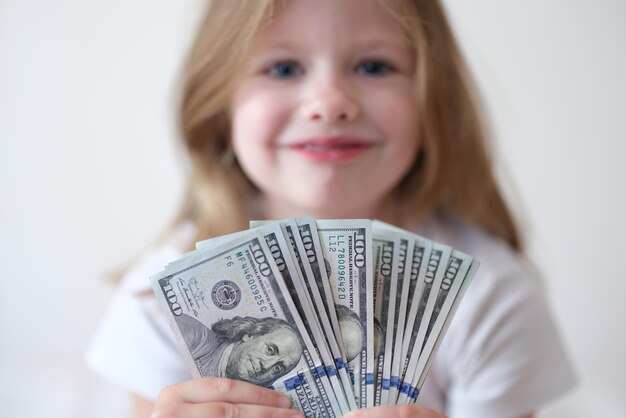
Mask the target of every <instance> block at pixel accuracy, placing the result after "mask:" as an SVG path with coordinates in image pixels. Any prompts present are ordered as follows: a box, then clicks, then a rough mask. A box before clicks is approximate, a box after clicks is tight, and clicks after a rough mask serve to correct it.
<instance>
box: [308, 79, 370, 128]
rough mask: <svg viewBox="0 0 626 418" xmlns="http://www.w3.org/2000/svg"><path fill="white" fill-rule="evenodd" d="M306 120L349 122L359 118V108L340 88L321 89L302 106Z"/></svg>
mask: <svg viewBox="0 0 626 418" xmlns="http://www.w3.org/2000/svg"><path fill="white" fill-rule="evenodd" d="M302 114H303V116H304V118H306V119H307V120H310V121H318V122H327V123H332V122H342V121H343V122H348V121H352V120H354V119H356V118H357V116H358V114H359V106H358V104H357V103H356V101H355V100H354V99H353V98H351V97H350V96H349V95H348V94H347V92H346V91H344V90H343V89H341V88H339V87H338V86H335V85H333V86H325V87H323V88H320V89H319V90H317V91H316V92H314V94H312V95H311V96H310V97H309V99H308V100H307V101H306V102H305V103H304V104H303V105H302Z"/></svg>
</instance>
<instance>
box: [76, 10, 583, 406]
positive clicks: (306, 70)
mask: <svg viewBox="0 0 626 418" xmlns="http://www.w3.org/2000/svg"><path fill="white" fill-rule="evenodd" d="M180 125H181V129H182V137H183V139H184V145H185V147H186V149H187V151H188V152H189V155H190V157H191V163H192V164H191V167H192V172H191V177H190V180H189V189H188V196H187V198H186V200H185V204H184V206H183V209H182V211H181V214H180V217H179V218H178V221H177V222H176V223H175V226H174V228H173V230H172V233H171V237H170V238H169V239H168V240H167V241H166V242H165V243H164V244H163V245H161V246H160V247H158V248H156V249H155V250H154V251H152V252H151V253H150V254H149V255H148V256H146V257H144V258H143V259H142V260H141V261H140V262H139V263H137V265H136V266H135V268H133V269H132V270H131V271H130V272H129V273H128V274H127V276H126V277H125V279H124V280H123V282H122V285H121V286H120V288H119V290H118V292H117V294H116V296H115V298H114V300H113V303H112V305H111V307H110V309H109V311H108V313H107V316H106V317H105V319H104V321H103V324H102V325H101V327H100V330H99V332H98V334H97V336H96V338H95V340H94V342H93V345H92V348H91V350H90V352H89V355H88V360H89V362H90V364H91V366H92V367H93V368H95V369H96V370H97V371H99V372H101V373H102V374H104V375H105V376H107V377H109V378H111V379H112V380H114V381H116V382H118V383H119V384H120V385H122V386H124V387H125V388H127V389H128V390H129V391H130V392H131V393H132V394H133V398H134V403H135V405H136V415H137V417H147V416H150V415H151V414H152V416H153V417H215V416H240V417H248V416H253V417H270V416H271V417H287V416H298V415H297V412H296V411H294V410H290V409H288V404H287V403H286V402H285V401H286V399H284V398H283V397H281V395H278V394H277V393H275V392H272V391H270V390H268V389H264V388H260V387H257V386H253V385H251V384H247V383H244V382H235V381H231V380H227V379H221V378H204V379H197V380H190V379H191V376H190V374H189V371H188V370H187V368H186V366H185V364H184V362H183V360H182V357H181V356H180V354H179V352H178V348H177V345H176V343H175V340H174V338H173V335H172V333H171V332H170V330H169V328H168V325H167V323H166V320H165V316H164V315H163V314H162V313H161V312H160V311H159V309H158V308H157V304H156V301H155V299H154V298H153V297H150V296H145V295H142V293H146V292H149V281H148V277H149V276H150V275H153V274H155V273H156V272H158V271H160V270H161V268H162V267H163V266H164V265H165V264H167V263H168V262H170V261H172V260H174V259H176V258H177V257H179V256H180V255H181V254H182V253H183V252H184V251H186V250H188V249H190V248H191V247H192V246H193V242H195V241H198V240H202V239H206V238H208V237H211V236H218V235H222V234H227V233H231V232H234V231H237V230H242V229H246V228H247V227H248V222H249V220H250V219H279V218H286V217H290V216H304V215H308V216H313V217H316V218H378V219H382V220H385V221H387V222H390V223H393V224H395V225H398V226H401V227H404V228H406V229H411V230H414V231H416V232H418V233H420V234H422V235H425V236H427V237H429V238H432V239H434V240H437V241H441V242H444V243H448V244H450V245H452V246H454V247H456V248H459V249H460V250H462V251H465V252H467V253H469V254H471V255H472V256H474V257H475V258H477V259H478V260H480V262H481V268H480V270H479V273H478V275H477V276H476V277H475V279H474V283H473V284H472V286H471V287H470V289H469V290H468V292H467V294H466V296H465V299H464V301H463V303H462V304H461V306H460V308H459V311H458V312H457V314H456V318H455V319H454V321H453V322H452V325H451V327H450V329H449V331H448V333H447V335H446V337H445V339H444V342H443V344H442V346H441V347H440V349H439V352H438V355H437V357H436V360H435V361H434V364H433V366H432V369H431V371H430V375H429V377H428V379H427V380H426V383H425V385H424V387H423V388H422V391H421V394H420V397H419V399H418V403H419V405H421V406H411V407H406V406H405V407H392V406H386V407H378V408H374V409H370V410H361V411H357V412H356V413H355V415H354V416H360V417H366V416H367V417H392V416H401V417H441V415H440V414H447V415H450V416H452V417H455V418H463V417H481V418H485V417H522V416H531V415H533V414H534V413H535V412H536V411H537V410H538V409H539V408H540V407H541V406H542V405H543V404H545V403H546V402H548V401H550V400H552V399H554V398H555V397H557V396H559V395H561V394H562V393H564V392H565V391H566V390H568V389H570V388H571V387H572V385H573V381H574V378H573V375H572V372H571V369H570V366H569V364H568V362H567V360H566V358H565V356H564V353H563V349H562V346H561V343H560V341H559V340H558V337H557V333H556V331H555V328H554V325H553V322H552V320H551V318H550V315H549V312H548V310H547V308H546V306H545V303H544V300H543V298H542V295H541V292H540V291H539V290H538V288H537V285H536V283H535V281H534V280H533V279H532V278H530V277H529V274H528V272H527V271H526V270H525V269H524V268H523V265H522V264H523V263H522V261H521V260H522V258H521V257H520V252H521V243H520V238H519V235H518V231H517V230H516V227H515V224H514V222H513V219H512V217H511V214H510V213H509V211H508V209H507V207H506V205H505V203H504V201H503V199H502V196H501V194H500V192H499V190H498V187H497V185H496V182H495V179H494V176H493V173H492V170H491V166H490V163H489V159H488V155H487V152H486V147H485V144H484V134H483V132H482V129H481V126H480V122H479V118H478V114H477V109H476V106H475V104H474V102H473V100H472V96H471V85H470V83H469V81H468V78H467V73H466V70H465V67H464V65H463V61H462V59H461V56H460V53H459V51H458V48H457V46H456V44H455V41H454V38H453V36H452V33H451V31H450V28H449V26H448V23H447V21H446V18H445V16H444V13H443V10H442V6H441V5H440V4H439V2H438V1H435V0H428V1H424V0H412V1H411V0H386V1H385V0H341V1H337V0H318V1H310V0H289V1H271V0H263V1H262V0H254V1H245V0H242V1H235V0H219V1H218V0H214V1H212V2H211V3H210V5H209V8H208V13H207V15H206V18H205V20H204V21H203V22H202V24H201V26H200V29H199V32H198V35H197V38H196V41H195V43H194V44H193V46H192V49H191V53H190V55H189V59H188V62H187V66H186V70H185V74H184V87H183V91H182V103H181V108H180ZM163 388H165V389H163Z"/></svg>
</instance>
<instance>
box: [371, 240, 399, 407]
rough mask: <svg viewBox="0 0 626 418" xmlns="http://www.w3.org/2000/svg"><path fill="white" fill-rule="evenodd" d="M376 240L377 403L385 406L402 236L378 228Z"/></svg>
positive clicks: (374, 246) (374, 260) (374, 253)
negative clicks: (384, 394)
mask: <svg viewBox="0 0 626 418" xmlns="http://www.w3.org/2000/svg"><path fill="white" fill-rule="evenodd" d="M372 241H373V244H372V252H373V256H372V258H373V263H374V333H375V338H374V339H375V343H374V345H375V349H374V351H375V358H376V370H375V379H374V382H375V395H374V396H375V398H374V405H381V397H382V393H383V391H385V392H388V391H389V385H390V378H391V372H390V371H391V365H392V360H393V327H394V322H395V321H394V319H395V304H396V291H397V286H398V284H397V283H398V260H399V250H400V238H399V237H397V236H395V235H393V234H391V233H388V232H380V231H374V233H373V240H372ZM376 334H378V335H379V337H378V338H376Z"/></svg>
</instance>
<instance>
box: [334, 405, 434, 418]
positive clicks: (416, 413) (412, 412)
mask: <svg viewBox="0 0 626 418" xmlns="http://www.w3.org/2000/svg"><path fill="white" fill-rule="evenodd" d="M392 417H393V418H445V417H444V416H443V415H441V414H440V413H438V412H435V411H433V410H432V409H428V408H423V407H420V406H416V405H396V406H377V407H375V408H367V409H359V410H358V411H353V412H350V413H349V414H348V415H346V416H345V417H344V418H392Z"/></svg>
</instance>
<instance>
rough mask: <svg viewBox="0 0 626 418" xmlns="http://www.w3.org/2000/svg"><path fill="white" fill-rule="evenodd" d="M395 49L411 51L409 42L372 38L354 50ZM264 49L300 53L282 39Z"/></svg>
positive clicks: (358, 42) (361, 41) (291, 43)
mask: <svg viewBox="0 0 626 418" xmlns="http://www.w3.org/2000/svg"><path fill="white" fill-rule="evenodd" d="M386 48H393V49H396V50H406V49H409V50H410V49H411V46H410V44H409V42H408V41H407V42H398V41H392V40H388V39H379V38H371V39H363V40H357V41H356V42H355V43H354V45H353V49H386ZM263 49H265V50H284V51H299V50H300V48H299V47H298V45H297V44H296V43H294V42H293V41H292V40H290V39H280V40H277V41H270V42H268V43H267V44H266V45H265V46H264V47H263Z"/></svg>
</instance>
